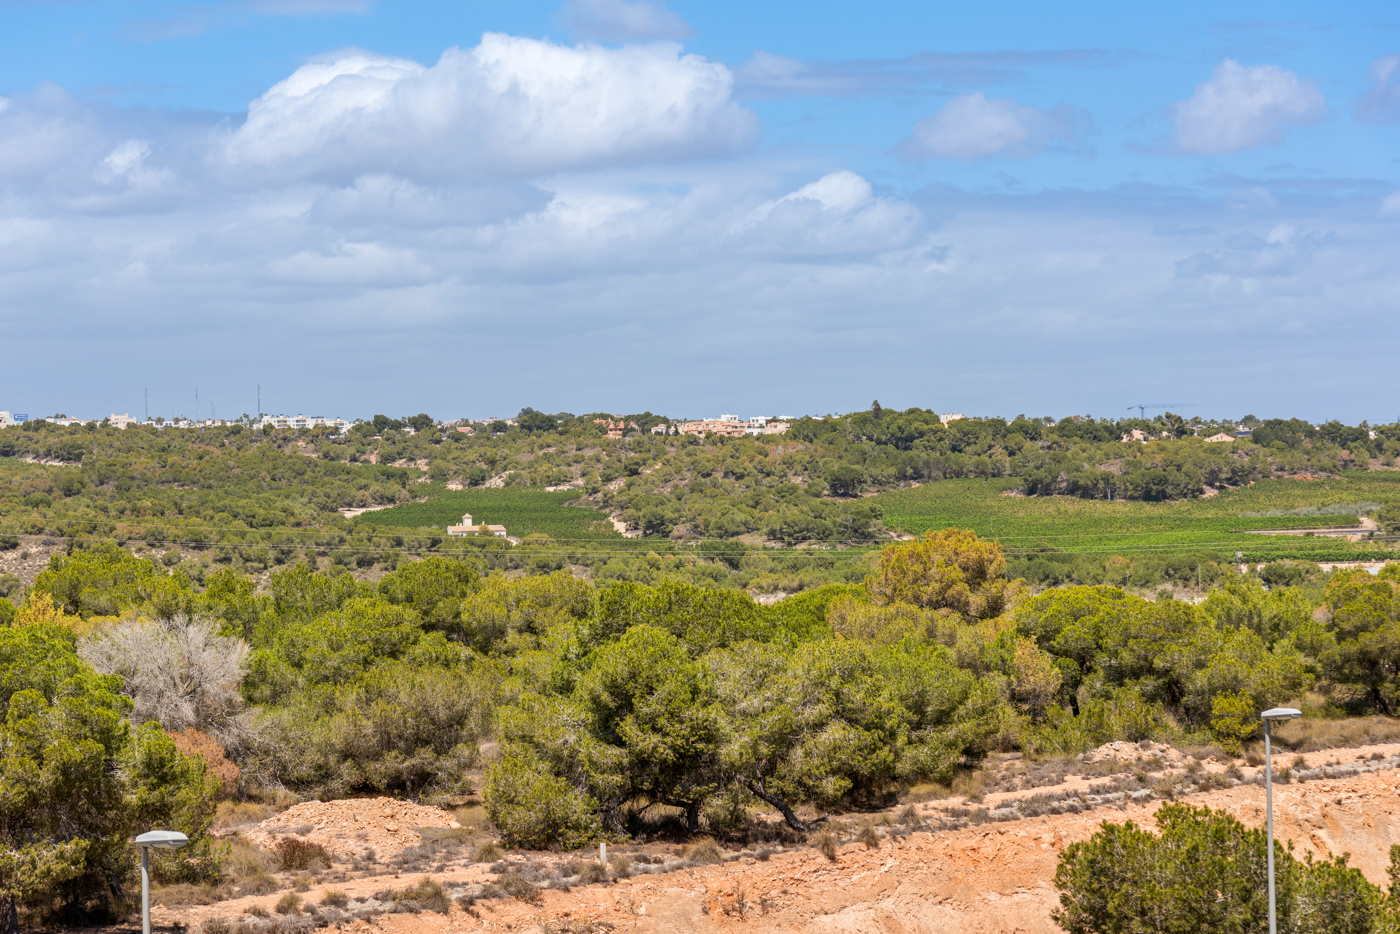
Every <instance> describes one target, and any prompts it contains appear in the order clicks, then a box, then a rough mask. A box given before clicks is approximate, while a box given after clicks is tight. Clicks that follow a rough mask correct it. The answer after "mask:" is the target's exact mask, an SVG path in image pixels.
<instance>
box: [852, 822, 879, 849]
mask: <svg viewBox="0 0 1400 934" xmlns="http://www.w3.org/2000/svg"><path fill="white" fill-rule="evenodd" d="M856 842H857V843H864V844H865V845H866V847H867V848H868V849H871V850H878V849H879V848H880V834H879V832H878V831H876V830H875V828H874V827H872V826H871V825H869V824H866V825H865V826H864V827H862V828H861V829H860V833H858V834H856Z"/></svg>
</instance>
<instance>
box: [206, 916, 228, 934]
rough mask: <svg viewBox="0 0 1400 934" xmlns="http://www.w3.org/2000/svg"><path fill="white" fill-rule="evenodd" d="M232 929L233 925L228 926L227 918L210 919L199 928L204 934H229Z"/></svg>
mask: <svg viewBox="0 0 1400 934" xmlns="http://www.w3.org/2000/svg"><path fill="white" fill-rule="evenodd" d="M232 929H233V925H232V924H229V921H228V919H227V918H210V919H209V920H207V921H205V922H204V924H203V925H201V926H200V930H201V931H203V932H204V934H229V931H231V930H232Z"/></svg>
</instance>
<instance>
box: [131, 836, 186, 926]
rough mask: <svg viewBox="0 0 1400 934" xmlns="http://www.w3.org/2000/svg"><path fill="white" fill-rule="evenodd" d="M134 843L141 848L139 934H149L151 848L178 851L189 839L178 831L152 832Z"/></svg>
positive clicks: (138, 838)
mask: <svg viewBox="0 0 1400 934" xmlns="http://www.w3.org/2000/svg"><path fill="white" fill-rule="evenodd" d="M135 842H136V845H137V846H139V847H140V848H141V934H151V847H153V846H154V847H157V848H159V849H162V850H178V849H179V848H180V847H182V846H184V845H185V844H186V843H189V842H190V838H189V837H187V836H185V835H184V834H182V833H180V832H179V831H178V830H152V831H151V832H150V833H143V834H142V835H141V836H139V837H137V838H136V841H135Z"/></svg>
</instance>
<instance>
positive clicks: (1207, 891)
mask: <svg viewBox="0 0 1400 934" xmlns="http://www.w3.org/2000/svg"><path fill="white" fill-rule="evenodd" d="M1157 825H1158V827H1159V828H1160V829H1161V833H1160V835H1154V834H1152V833H1149V832H1147V831H1145V830H1141V829H1139V828H1138V827H1137V826H1135V825H1134V824H1133V823H1132V822H1131V821H1129V822H1127V823H1124V824H1105V825H1104V827H1103V829H1101V830H1100V831H1099V832H1098V833H1096V834H1094V835H1093V836H1092V837H1091V838H1089V839H1088V840H1086V841H1083V842H1080V843H1073V844H1070V846H1069V847H1067V848H1066V849H1065V851H1064V852H1063V853H1062V854H1061V855H1060V863H1059V866H1058V868H1057V869H1056V871H1055V888H1057V889H1058V890H1059V891H1060V907H1059V908H1058V909H1056V910H1055V912H1054V913H1053V917H1054V919H1055V921H1056V922H1057V923H1058V924H1059V925H1060V926H1061V927H1062V928H1064V929H1065V930H1066V931H1067V932H1069V934H1091V932H1098V931H1139V930H1144V931H1145V930H1172V931H1259V930H1263V929H1264V928H1265V927H1266V923H1267V915H1268V901H1267V895H1266V891H1267V889H1266V880H1265V840H1264V831H1263V830H1258V829H1255V830H1251V829H1248V828H1246V827H1245V826H1244V825H1243V824H1241V823H1240V822H1239V821H1238V820H1236V819H1235V818H1234V817H1232V816H1231V815H1229V814H1226V813H1224V812H1221V811H1211V810H1210V809H1209V808H1193V807H1188V806H1185V805H1175V804H1170V805H1165V806H1163V807H1162V808H1161V809H1160V810H1159V811H1158V812H1157ZM1346 863H1347V857H1346V856H1340V857H1334V858H1333V859H1329V860H1314V859H1313V858H1312V856H1311V854H1309V855H1308V857H1307V859H1306V860H1304V861H1299V860H1297V859H1295V858H1294V857H1293V854H1292V853H1291V852H1290V851H1289V850H1288V849H1286V848H1285V847H1284V846H1283V845H1282V844H1281V843H1279V842H1277V841H1276V842H1275V844H1274V864H1275V867H1276V877H1277V879H1278V915H1279V918H1278V921H1279V928H1280V930H1285V931H1300V932H1301V931H1307V932H1315V934H1332V932H1335V934H1343V932H1352V931H1369V930H1371V926H1372V921H1373V920H1374V917H1375V914H1376V908H1377V904H1378V902H1379V897H1380V892H1379V890H1378V889H1376V887H1375V886H1373V885H1371V884H1370V883H1369V882H1367V881H1366V879H1365V877H1364V876H1362V875H1361V871H1360V870H1358V869H1353V868H1351V867H1349V866H1347V864H1346Z"/></svg>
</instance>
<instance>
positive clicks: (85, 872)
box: [0, 625, 220, 924]
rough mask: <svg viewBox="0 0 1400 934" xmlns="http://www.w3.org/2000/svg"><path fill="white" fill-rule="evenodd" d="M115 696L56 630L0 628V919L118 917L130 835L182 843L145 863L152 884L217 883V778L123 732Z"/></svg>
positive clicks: (159, 739)
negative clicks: (24, 914) (159, 833)
mask: <svg viewBox="0 0 1400 934" xmlns="http://www.w3.org/2000/svg"><path fill="white" fill-rule="evenodd" d="M120 689H121V680H120V679H119V678H116V677H104V676H101V675H98V674H97V673H96V672H95V671H93V670H92V669H91V668H90V667H88V666H87V665H86V664H84V663H83V662H82V661H81V660H79V658H78V656H77V654H76V652H75V649H74V643H73V638H72V636H71V635H70V634H68V633H67V632H65V631H63V630H60V629H58V628H56V627H53V626H49V625H34V626H26V627H22V628H20V629H5V630H0V708H3V709H5V710H6V712H7V714H6V718H5V720H4V722H3V724H0V750H3V751H4V754H3V756H0V788H3V789H4V794H3V795H0V853H4V854H8V855H6V856H3V857H0V920H5V921H8V920H10V919H12V918H13V917H14V912H15V911H16V909H27V910H29V911H33V912H36V913H39V914H43V915H48V916H50V917H53V918H55V919H57V920H60V921H63V922H64V923H70V924H71V923H79V922H81V921H82V920H83V919H101V918H107V919H111V918H113V917H114V916H116V915H119V914H120V913H121V912H122V911H124V910H125V907H126V906H125V905H124V904H123V897H122V896H121V895H120V894H119V892H120V891H122V890H121V889H119V888H118V885H121V884H126V883H129V882H130V881H131V880H132V879H133V876H134V873H135V870H136V865H137V854H136V851H135V850H134V849H133V848H132V847H131V845H130V840H131V837H132V836H134V835H135V834H136V833H140V832H143V831H145V830H148V829H150V828H151V827H156V826H159V827H166V828H170V829H174V830H180V831H182V832H184V833H186V834H188V835H189V837H190V841H191V842H190V845H189V846H187V847H186V848H184V849H182V850H177V851H172V852H169V853H160V854H157V857H156V859H155V860H154V861H153V867H152V870H153V873H152V874H153V876H154V877H155V878H156V880H157V881H160V882H163V883H181V882H204V881H212V880H215V879H217V877H218V872H219V856H220V852H219V851H218V850H215V849H214V848H213V847H212V846H211V842H210V838H209V835H208V830H209V825H210V823H211V822H212V819H213V814H214V792H215V789H216V788H217V785H218V782H217V780H214V779H211V778H209V777H208V776H207V775H205V770H204V765H203V762H202V761H201V760H197V759H188V758H186V757H185V756H182V755H181V754H180V753H179V751H178V750H177V749H176V748H175V744H174V743H173V742H171V740H170V738H169V737H167V736H166V735H165V734H164V733H163V732H162V731H161V730H160V729H159V728H158V727H156V726H154V725H147V726H144V727H139V728H135V729H133V728H132V727H131V726H129V725H128V723H127V722H126V721H125V720H124V719H123V717H124V716H125V715H126V714H127V713H128V711H129V709H130V702H129V701H128V700H127V699H126V698H124V697H122V696H121V695H120V694H119V693H118V692H119V691H120ZM114 883H116V884H115V885H114ZM126 891H130V889H129V888H127V889H126Z"/></svg>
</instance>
